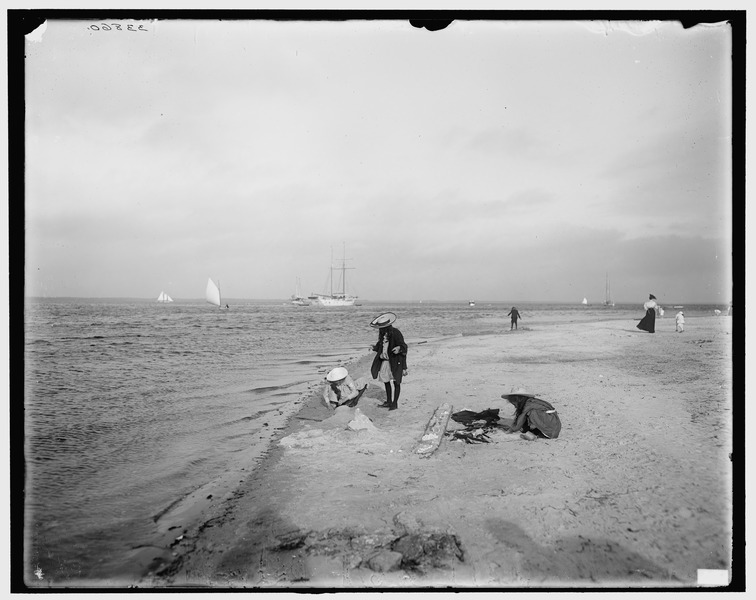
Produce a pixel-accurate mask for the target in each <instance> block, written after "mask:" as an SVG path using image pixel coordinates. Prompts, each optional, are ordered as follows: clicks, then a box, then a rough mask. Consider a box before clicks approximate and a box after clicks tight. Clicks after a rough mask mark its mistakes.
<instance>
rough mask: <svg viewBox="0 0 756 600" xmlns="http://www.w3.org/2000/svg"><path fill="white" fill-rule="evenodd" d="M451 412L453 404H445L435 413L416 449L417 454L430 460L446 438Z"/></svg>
mask: <svg viewBox="0 0 756 600" xmlns="http://www.w3.org/2000/svg"><path fill="white" fill-rule="evenodd" d="M451 411H452V407H451V404H448V403H444V404H442V405H441V406H439V407H438V408H437V409H436V412H434V413H433V416H432V417H431V419H430V421H428V424H427V425H426V426H425V433H424V434H423V437H422V438H421V440H420V443H419V444H418V445H417V447H416V448H415V454H419V455H420V456H422V457H424V458H428V457H429V456H430V455H431V454H433V453H434V452H435V451H436V448H438V445H439V444H440V443H441V438H443V437H444V432H445V431H446V425H447V423H449V417H450V416H451Z"/></svg>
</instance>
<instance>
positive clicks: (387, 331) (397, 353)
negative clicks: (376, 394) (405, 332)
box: [370, 313, 407, 410]
mask: <svg viewBox="0 0 756 600" xmlns="http://www.w3.org/2000/svg"><path fill="white" fill-rule="evenodd" d="M395 320H396V315H395V314H394V313H384V314H382V315H379V316H377V317H376V318H375V319H373V320H372V321H371V322H370V326H371V327H374V328H376V329H378V342H377V343H376V344H375V345H374V346H371V347H370V349H371V350H372V351H373V352H375V353H376V354H375V358H374V359H373V364H372V366H371V367H370V374H371V375H372V376H373V379H378V380H379V381H382V382H383V383H384V384H385V386H386V402H384V403H383V404H381V405H380V406H382V407H388V409H389V410H396V409H397V408H399V394H400V392H401V390H402V376H404V375H406V374H407V344H405V343H404V336H402V332H401V331H399V330H398V329H396V328H395V327H392V326H391V324H392V323H393V322H394V321H395ZM392 381H393V382H394V394H393V398H392V394H391V382H392Z"/></svg>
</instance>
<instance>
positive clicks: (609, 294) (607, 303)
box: [604, 273, 614, 306]
mask: <svg viewBox="0 0 756 600" xmlns="http://www.w3.org/2000/svg"><path fill="white" fill-rule="evenodd" d="M604 306H614V300H612V290H611V288H610V287H609V273H607V274H606V299H605V300H604Z"/></svg>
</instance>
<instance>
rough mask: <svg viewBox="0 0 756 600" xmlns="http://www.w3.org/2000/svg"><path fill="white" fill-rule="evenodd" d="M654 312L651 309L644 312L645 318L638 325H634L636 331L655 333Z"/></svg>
mask: <svg viewBox="0 0 756 600" xmlns="http://www.w3.org/2000/svg"><path fill="white" fill-rule="evenodd" d="M655 326H656V311H655V310H654V309H653V308H649V309H648V310H646V316H645V317H643V318H642V319H641V320H640V323H638V324H637V325H636V327H637V328H638V329H642V330H643V331H648V332H649V333H654V331H656V329H655Z"/></svg>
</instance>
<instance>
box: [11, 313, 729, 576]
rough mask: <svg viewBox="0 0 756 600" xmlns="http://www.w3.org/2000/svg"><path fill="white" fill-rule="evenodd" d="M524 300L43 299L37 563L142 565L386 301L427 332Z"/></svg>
mask: <svg viewBox="0 0 756 600" xmlns="http://www.w3.org/2000/svg"><path fill="white" fill-rule="evenodd" d="M510 308H511V305H510V304H503V303H477V304H476V306H475V307H470V306H468V305H467V304H466V303H463V304H453V303H413V304H409V303H407V304H398V303H397V304H378V303H365V304H363V305H362V306H355V307H345V308H321V307H295V306H292V305H290V304H287V303H284V302H267V303H266V302H254V301H238V302H233V301H232V302H231V308H230V310H228V311H225V310H223V311H222V310H218V309H217V308H215V307H213V306H211V305H209V304H206V303H200V302H190V301H186V302H182V301H177V302H174V303H172V304H168V305H161V304H157V303H155V302H149V301H127V300H124V301H117V300H85V299H66V300H61V299H45V300H42V299H36V300H27V303H26V306H25V315H24V318H25V354H24V377H25V387H24V407H25V411H24V427H25V431H24V440H25V448H24V455H25V468H26V483H25V529H24V531H25V540H26V543H25V556H24V565H25V569H27V571H29V572H36V573H37V577H38V578H43V579H44V583H47V584H50V583H54V584H65V581H67V580H79V581H81V580H87V579H92V580H103V579H104V580H107V579H108V578H110V577H114V576H116V575H118V574H121V575H122V574H124V573H129V572H130V565H129V561H130V560H131V559H132V557H133V556H134V549H136V548H143V547H146V546H149V545H150V544H155V543H156V542H155V540H156V539H157V538H158V537H159V534H160V533H161V532H160V531H159V530H158V529H159V526H158V519H157V517H158V516H159V515H161V514H163V513H165V511H167V510H168V509H169V508H170V507H172V506H174V505H175V504H176V503H177V502H178V501H180V500H181V499H182V498H186V497H187V496H188V495H190V494H192V493H193V492H195V491H196V490H200V489H202V488H203V486H205V485H206V484H207V483H208V482H209V481H212V480H214V479H217V478H218V476H219V474H222V473H227V472H236V471H239V469H241V468H242V466H241V465H244V464H246V465H247V473H249V470H250V465H249V462H250V456H249V454H248V452H249V448H251V447H256V446H255V444H258V445H259V440H260V439H261V438H262V437H264V436H268V438H269V436H270V435H271V433H270V427H269V422H270V421H271V417H273V416H275V415H280V414H281V413H282V412H283V410H284V409H287V410H288V411H291V407H292V404H296V403H297V402H301V400H302V398H303V395H305V394H307V393H311V390H312V386H313V383H318V384H319V382H321V381H322V379H323V377H324V374H325V373H326V372H327V371H328V370H329V369H330V368H332V367H333V366H336V365H338V364H343V363H344V362H345V361H348V360H350V359H352V358H356V357H359V356H363V355H364V354H366V353H367V347H368V346H369V345H370V344H373V343H374V342H375V339H376V335H377V334H376V332H375V331H374V330H372V329H371V328H370V327H369V325H368V324H369V322H370V320H371V319H372V318H373V317H375V316H377V315H378V314H380V313H381V312H384V311H388V310H390V311H393V312H395V313H396V314H397V315H398V320H397V322H396V326H397V327H398V328H399V329H400V330H401V331H402V332H403V333H404V336H405V339H406V340H407V341H408V343H410V344H412V343H413V342H418V341H421V340H429V339H435V338H440V337H445V336H451V335H459V334H463V335H465V334H469V335H472V334H485V333H495V332H500V331H502V330H508V329H509V320H508V317H507V316H506V314H507V312H509V309H510ZM714 308H715V307H714V306H686V307H685V312H686V316H687V317H688V318H690V317H696V316H698V315H700V316H704V315H705V316H711V315H712V314H713V309H714ZM719 308H720V309H722V310H723V311H724V312H723V314H726V307H721V306H720V307H719ZM518 309H519V310H520V312H521V314H522V317H523V322H522V324H521V325H524V326H526V327H528V328H536V327H541V326H548V325H549V324H552V323H562V322H571V321H580V320H604V319H627V320H630V321H632V322H636V321H638V320H639V319H640V318H641V317H642V316H643V309H642V307H640V306H638V305H632V306H630V305H628V306H625V305H617V306H616V307H614V308H603V307H591V306H588V307H583V306H580V305H576V306H567V305H556V304H527V303H525V304H520V305H518ZM674 312H676V310H674V309H673V308H672V307H671V306H670V307H668V308H667V315H666V316H668V317H672V315H673V314H674ZM266 439H267V438H266ZM255 452H257V453H258V455H259V451H258V450H256V451H255ZM237 481H238V478H237ZM24 578H25V579H26V580H27V581H29V579H31V580H34V578H33V577H29V576H28V574H27V573H25V575H24ZM40 583H43V582H42V581H40Z"/></svg>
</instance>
